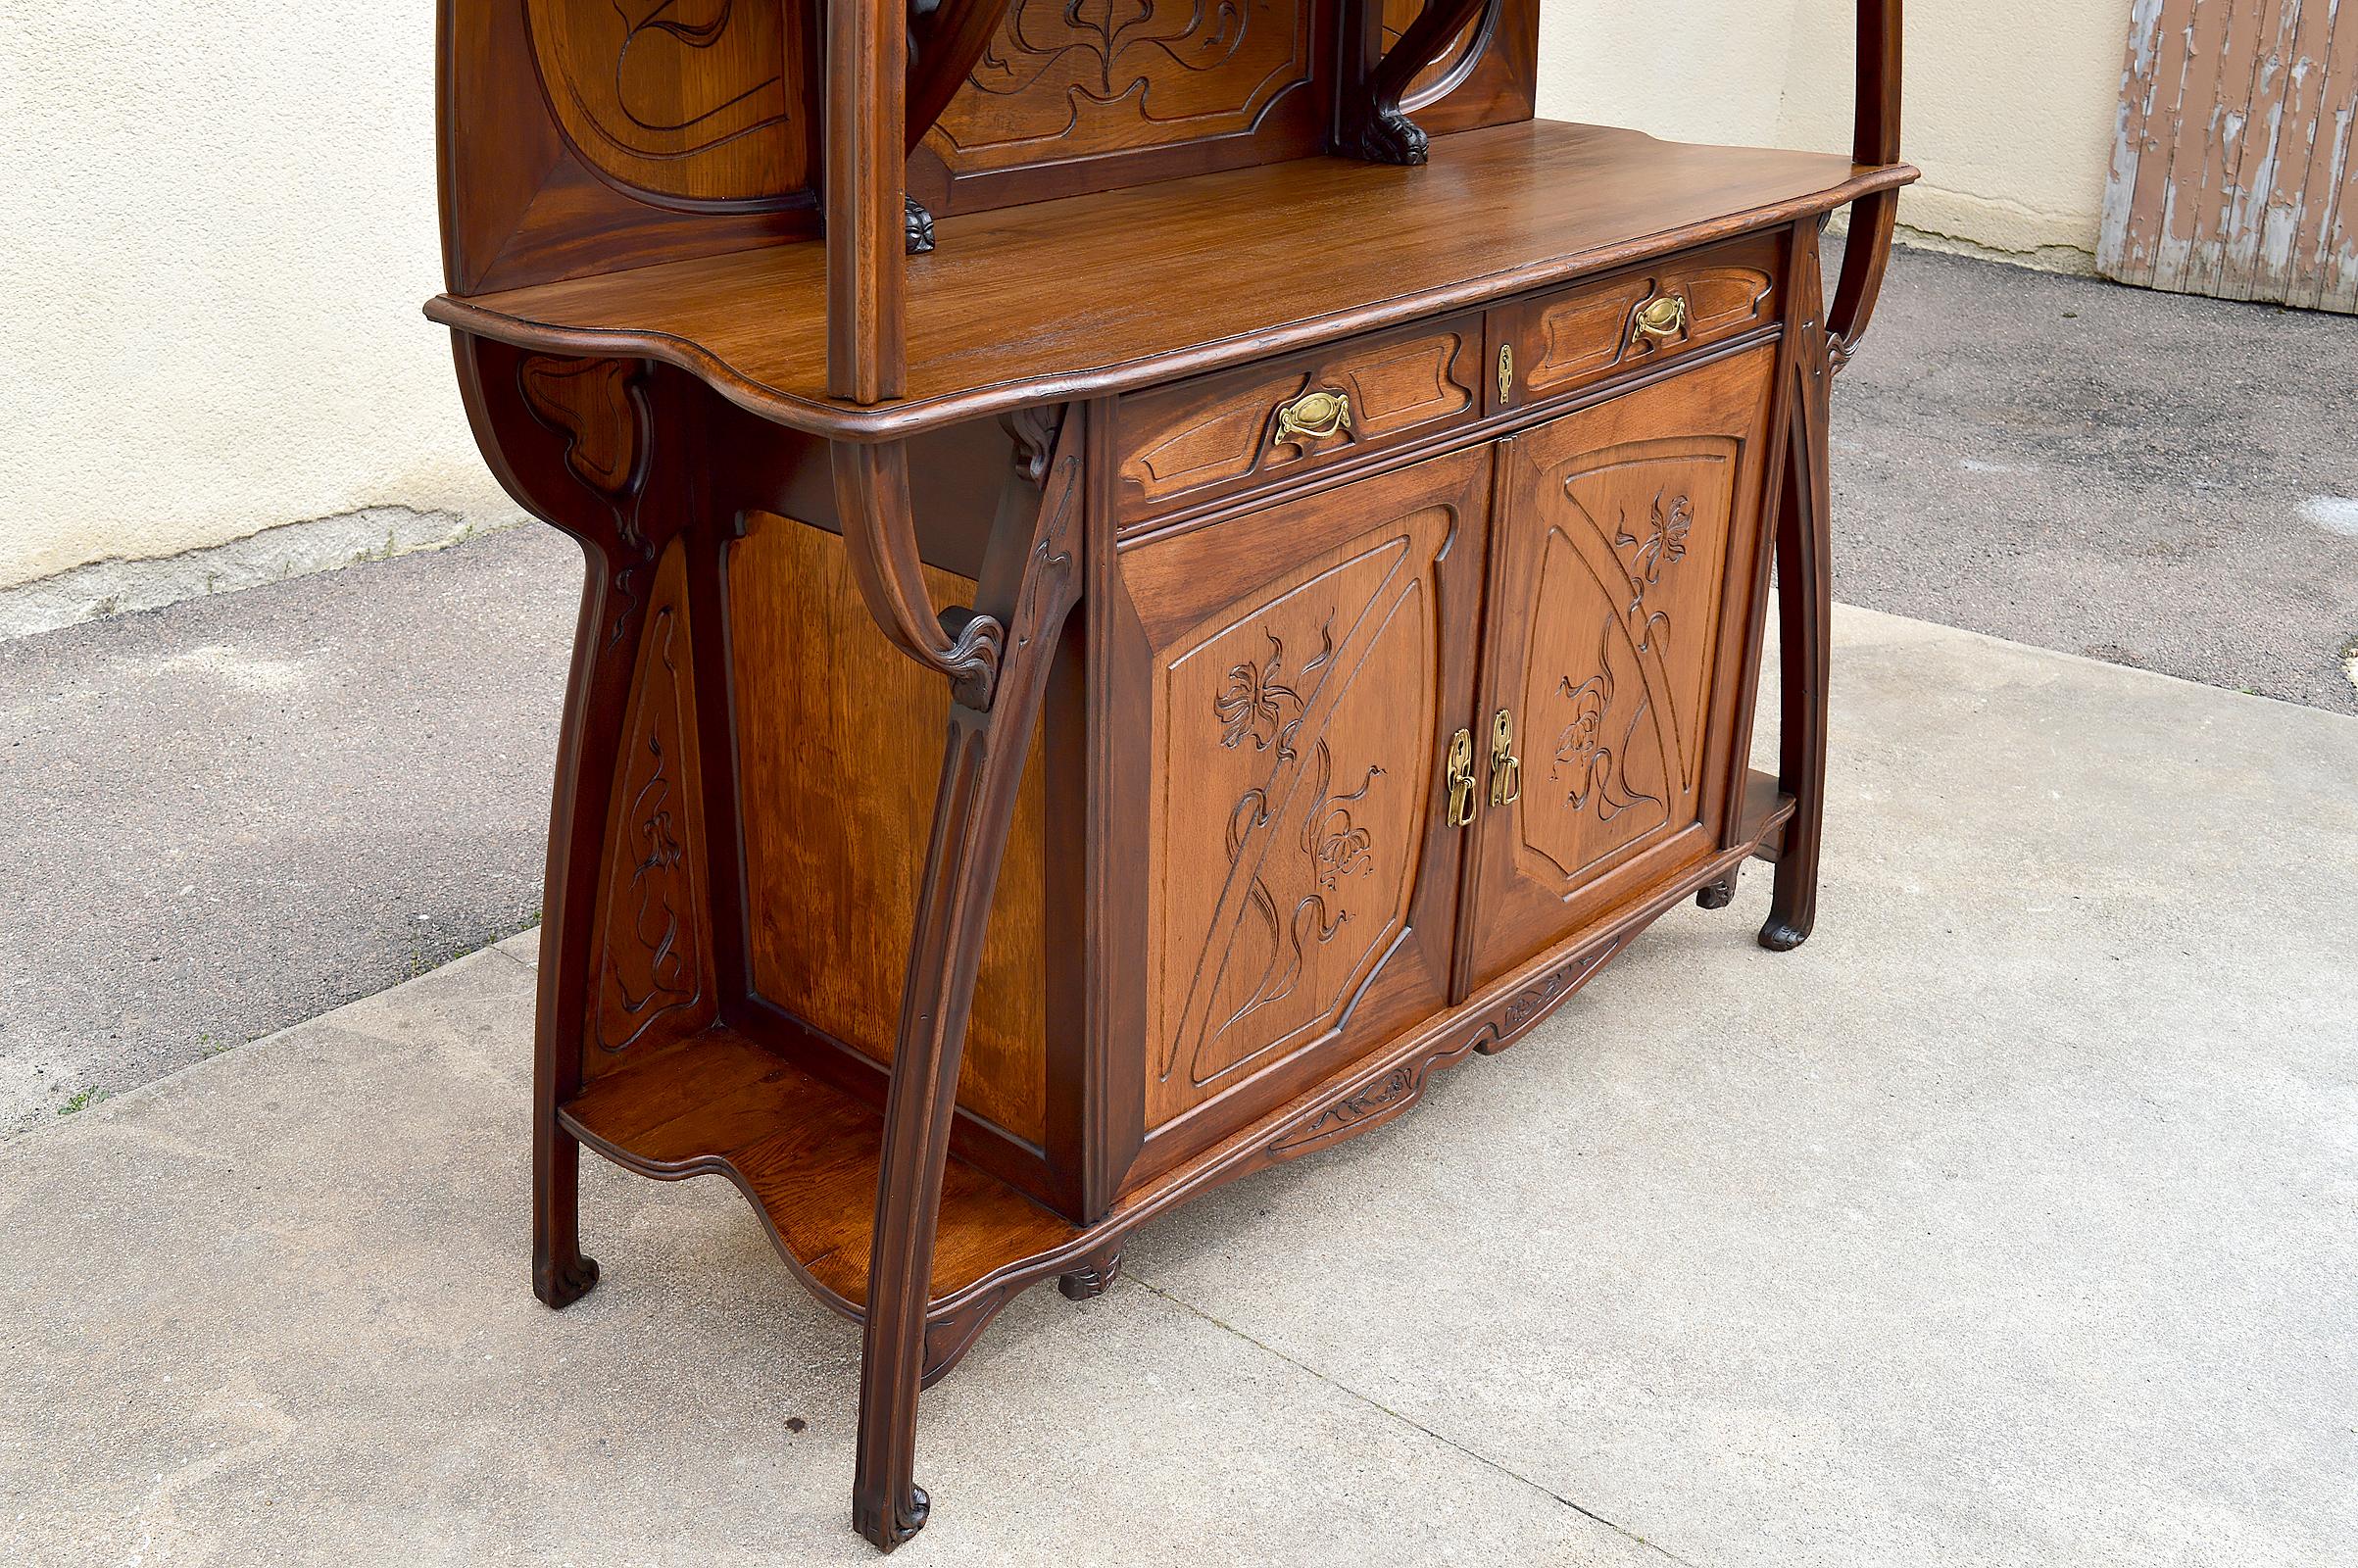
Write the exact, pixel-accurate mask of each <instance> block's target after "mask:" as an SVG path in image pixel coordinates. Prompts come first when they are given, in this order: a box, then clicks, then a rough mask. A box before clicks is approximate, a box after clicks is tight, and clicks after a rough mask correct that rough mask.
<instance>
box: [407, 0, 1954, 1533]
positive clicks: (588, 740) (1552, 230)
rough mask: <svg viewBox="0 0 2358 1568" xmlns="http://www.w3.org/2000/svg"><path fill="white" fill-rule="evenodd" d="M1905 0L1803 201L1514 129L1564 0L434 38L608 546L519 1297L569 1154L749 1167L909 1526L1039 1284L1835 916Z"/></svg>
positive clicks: (460, 144) (533, 499) (922, 10)
mask: <svg viewBox="0 0 2358 1568" xmlns="http://www.w3.org/2000/svg"><path fill="white" fill-rule="evenodd" d="M1898 9H1899V8H1898V5H1897V0H1863V3H1862V5H1861V7H1860V33H1859V54H1858V63H1857V82H1858V89H1859V108H1858V126H1857V145H1856V146H1855V148H1854V149H1853V153H1852V156H1850V157H1830V156H1823V155H1816V154H1800V153H1789V152H1772V151H1757V150H1744V149H1725V148H1706V147H1693V146H1680V145H1673V144H1669V143H1664V142H1660V141H1656V140H1653V139H1651V138H1649V137H1646V136H1644V135H1640V134H1637V133H1635V132H1631V131H1625V130H1614V129H1606V128H1600V127H1595V126H1587V125H1577V124H1567V123H1552V122H1545V121H1538V120H1534V119H1533V118H1532V103H1533V94H1534V70H1535V66H1534V61H1535V50H1536V42H1535V40H1536V37H1537V30H1538V18H1537V12H1536V0H1430V3H1429V4H1426V5H1423V6H1421V7H1420V6H1419V5H1418V4H1417V3H1416V0H1406V3H1404V4H1401V3H1395V0H1244V3H1242V4H1239V5H1227V6H1220V7H1204V6H1201V5H1180V4H1165V3H1163V0H1121V3H1118V4H1116V3H1109V0H1055V3H1050V0H912V3H910V4H909V6H908V9H906V10H904V9H903V3H902V0H838V3H836V4H833V5H830V6H827V7H825V8H823V9H822V8H818V7H815V6H812V5H810V4H808V3H806V0H622V3H619V4H617V3H615V0H443V6H442V19H441V26H442V40H441V42H442V55H441V122H442V123H441V136H442V143H441V145H442V160H443V164H442V180H443V188H442V196H443V221H444V235H445V248H446V258H445V259H446V266H447V274H448V281H449V291H448V292H447V293H446V294H444V295H442V296H441V297H439V298H437V299H436V300H434V301H433V302H432V304H431V305H430V306H429V307H428V314H429V315H430V316H431V317H432V319H435V320H436V321H439V322H442V323H444V324H446V325H447V326H449V327H450V328H451V330H452V334H453V340H454V343H455V347H456V353H457V362H458V370H459V380H460V384H461V387H462V389H463V391H464V394H465V398H466V402H467V410H468V413H469V415H470V417H472V420H473V423H474V429H475V432H476V435H477V438H478V440H479V442H480V444H481V447H482V450H483V453H484V455H485V457H486V459H487V460H488V461H489V462H490V464H491V465H492V466H493V468H494V469H495V470H496V471H497V472H498V474H499V476H500V478H501V479H502V480H503V482H504V483H505V484H506V485H507V487H508V489H509V490H510V492H511V493H512V494H514V495H515V497H516V500H517V501H518V502H519V503H520V504H522V505H523V506H524V507H526V508H528V509H529V510H530V511H531V512H532V513H534V514H535V515H538V516H540V517H542V518H544V519H546V520H547V521H548V522H550V523H551V524H553V525H554V526H556V527H558V528H561V529H563V530H564V531H565V532H566V533H567V534H569V535H571V536H572V537H573V538H575V539H576V540H578V541H579V542H580V544H581V547H582V549H583V552H584V554H585V557H586V560H587V564H588V570H587V579H586V585H585V588H584V592H583V596H582V603H581V613H580V621H579V628H578V633H577V637H576V641H575V647H574V656H573V666H572V674H571V680H570V685H569V687H568V691H567V696H566V701H565V722H564V730H563V740H562V744H561V751H560V758H559V764H558V776H557V787H556V799H555V807H554V811H553V815H552V824H551V835H550V848H549V869H548V897H547V904H546V919H547V924H546V927H545V930H544V934H543V939H542V940H543V948H542V965H541V971H540V973H541V980H540V998H539V1020H538V1042H537V1048H536V1050H537V1074H536V1088H535V1094H536V1119H535V1131H534V1150H533V1152H534V1172H535V1174H534V1203H533V1211H534V1250H533V1282H534V1287H535V1289H536V1290H537V1291H538V1293H539V1295H540V1296H541V1298H542V1299H544V1300H545V1301H547V1302H548V1303H549V1304H550V1305H551V1306H557V1307H562V1306H565V1305H566V1304H567V1303H569V1302H571V1301H572V1300H574V1299H577V1298H578V1297H580V1296H581V1295H582V1294H583V1293H584V1292H586V1291H588V1290H589V1289H590V1288H591V1287H592V1286H593V1285H594V1284H595V1283H596V1280H597V1268H596V1265H595V1264H593V1263H592V1262H591V1261H590V1260H589V1259H588V1258H587V1257H585V1256H584V1255H583V1254H582V1251H581V1249H580V1244H579V1239H578V1220H577V1214H576V1209H577V1206H578V1205H577V1196H576V1180H577V1170H578V1158H579V1151H580V1148H581V1146H582V1145H584V1144H586V1145H587V1146H589V1147H590V1148H591V1149H592V1150H594V1151H596V1152H599V1153H601V1154H603V1155H605V1156H606V1157H608V1158H609V1159H612V1160H614V1161H616V1162H617V1163H619V1164H621V1165H623V1166H625V1167H627V1168H629V1169H631V1170H635V1171H639V1172H642V1173H644V1174H646V1175H650V1176H655V1177H660V1178H678V1177H685V1176H693V1175H699V1174H705V1173H712V1174H719V1175H723V1176H726V1177H727V1178H728V1179H729V1180H731V1181H733V1182H734V1183H735V1184H736V1185H737V1186H738V1187H739V1188H740V1189H741V1190H742V1191H743V1192H744V1194H745V1195H746V1197H747V1198H748V1199H749V1200H750V1201H752V1203H753V1206H754V1208H755V1210H756V1212H757V1213H759V1214H760V1215H761V1220H762V1222H763V1223H764V1224H765V1225H766V1226H767V1228H768V1230H769V1233H770V1235H771V1236H772V1238H773V1239H774V1240H775V1242H776V1244H777V1249H778V1251H779V1253H780V1255H781V1256H782V1257H783V1258H784V1260H785V1262H786V1265H787V1267H788V1268H789V1269H790V1270H791V1271H792V1272H793V1273H794V1274H795V1276H796V1277H797V1278H799V1279H800V1280H801V1281H802V1282H803V1283H804V1284H805V1285H806V1286H808V1287H809V1288H810V1289H811V1291H812V1292H813V1293H814V1294H816V1295H817V1296H818V1298H819V1299H821V1300H822V1301H825V1302H826V1303H827V1304H829V1305H830V1306H832V1307H834V1308H836V1309H837V1310H839V1311H841V1312H843V1313H844V1314H845V1315H847V1316H848V1317H851V1318H853V1319H854V1320H856V1321H858V1322H860V1323H861V1324H862V1325H863V1332H864V1340H863V1354H862V1367H861V1378H860V1435H859V1444H858V1474H857V1476H856V1479H855V1483H854V1516H855V1522H856V1524H857V1525H858V1528H859V1529H860V1531H861V1532H862V1533H863V1534H865V1535H866V1536H867V1537H868V1538H869V1539H870V1540H871V1541H874V1542H875V1543H876V1544H879V1545H881V1546H885V1547H888V1548H889V1547H890V1546H892V1545H894V1544H897V1543H899V1542H901V1541H903V1540H905V1539H906V1538H907V1537H908V1536H909V1534H911V1533H912V1532H914V1531H915V1530H916V1529H917V1528H918V1527H919V1526H920V1525H922V1524H923V1522H924V1520H925V1517H926V1513H927V1509H928V1506H929V1504H928V1501H927V1498H926V1497H925V1495H924V1494H923V1492H922V1491H920V1490H919V1489H918V1488H917V1487H916V1486H915V1484H914V1482H913V1479H912V1463H913V1452H914V1441H915V1440H914V1433H915V1422H916V1409H917V1399H918V1394H919V1390H920V1389H921V1388H922V1387H923V1386H925V1385H927V1384H930V1383H931V1382H932V1381H933V1380H934V1379H936V1378H938V1377H940V1376H942V1375H943V1374H944V1373H945V1372H947V1371H948V1370H949V1369H950V1368H951V1367H952V1366H953V1365H955V1364H956V1362H957V1361H958V1358H959V1356H960V1355H961V1354H962V1353H963V1352H964V1351H965V1350H966V1348H968V1347H969V1346H970V1345H971V1344H972V1343H973V1341H974V1338H975V1336H976V1335H977V1334H978V1333H979V1332H980V1331H981V1330H982V1328H983V1326H984V1325H985V1324H986V1323H987V1322H988V1321H989V1319H990V1318H991V1317H992V1316H993V1314H995V1313H996V1312H997V1311H998V1310H999V1309H1000V1308H1001V1307H1002V1306H1003V1305H1005V1304H1006V1302H1007V1300H1008V1299H1009V1298H1010V1297H1011V1296H1012V1295H1013V1294H1014V1293H1016V1292H1018V1291H1020V1290H1023V1289H1024V1288H1026V1287H1028V1286H1030V1285H1032V1284H1034V1283H1037V1282H1041V1281H1045V1280H1048V1279H1056V1280H1057V1281H1059V1283H1060V1284H1061V1286H1062V1288H1063V1290H1064V1291H1065V1292H1066V1294H1068V1295H1072V1296H1076V1297H1079V1296H1087V1295H1090V1294H1093V1293H1095V1292H1098V1291H1102V1290H1103V1289H1105V1285H1106V1283H1107V1282H1108V1281H1109V1280H1110V1279H1111V1278H1112V1277H1113V1274H1114V1271H1115V1269H1116V1268H1117V1267H1118V1263H1119V1259H1120V1256H1121V1251H1122V1247H1123V1244H1124V1241H1125V1239H1126V1238H1127V1237H1128V1236H1129V1235H1130V1234H1131V1233H1132V1232H1133V1231H1135V1230H1136V1229H1137V1227H1138V1226H1139V1225H1141V1224H1142V1223H1144V1222H1146V1221H1147V1220H1149V1219H1151V1218H1153V1217H1154V1215H1156V1214H1158V1213H1160V1212H1162V1211H1163V1210H1164V1209H1166V1208H1168V1207H1170V1206H1171V1205H1172V1204H1174V1203H1177V1202H1179V1201H1183V1200H1185V1199H1187V1198H1188V1197H1190V1196H1192V1195H1195V1194H1198V1193H1201V1192H1203V1191H1204V1190H1206V1189H1207V1188H1209V1187H1211V1186H1213V1185H1214V1184H1217V1183H1219V1182H1223V1181H1226V1180H1228V1179H1230V1178H1232V1177H1235V1176H1238V1175H1240V1174H1243V1173H1245V1172H1247V1171H1251V1170H1253V1169H1256V1168H1258V1167H1261V1166H1264V1165H1267V1164H1270V1163H1272V1162H1275V1161H1280V1160H1285V1159H1290V1158H1293V1157H1295V1156H1297V1155H1301V1154H1304V1153H1308V1152H1313V1151H1316V1150H1320V1149H1324V1148H1327V1147H1329V1146H1331V1145H1333V1144H1335V1143H1336V1142H1338V1141H1340V1140H1342V1139H1346V1138H1349V1137H1351V1136H1352V1135H1354V1134H1356V1133H1359V1132H1363V1131H1365V1130H1367V1129H1368V1128H1371V1127H1374V1126H1376V1125H1379V1124H1381V1123H1383V1122H1385V1121H1387V1120H1389V1119H1390V1118H1392V1117H1394V1116H1396V1115H1398V1114H1399V1113H1400V1111H1402V1110H1403V1109H1405V1108H1406V1107H1407V1106H1408V1105H1409V1104H1410V1103H1412V1102H1414V1101H1415V1100H1416V1099H1417V1098H1418V1096H1419V1095H1420V1094H1421V1093H1422V1091H1423V1089H1424V1087H1425V1084H1426V1083H1427V1081H1428V1080H1429V1078H1430V1077H1431V1075H1432V1074H1433V1073H1434V1072H1435V1071H1437V1070H1438V1069H1440V1068H1442V1067H1444V1066H1447V1065H1449V1064H1451V1063H1454V1062H1457V1061H1460V1060H1463V1059H1465V1058H1467V1057H1468V1056H1469V1055H1471V1054H1488V1053H1496V1052H1498V1051H1501V1050H1503V1049H1505V1048H1506V1047H1507V1046H1509V1045H1511V1044H1513V1043H1514V1042H1515V1041H1516V1040H1517V1039H1518V1038H1520V1037H1521V1036H1522V1035H1523V1034H1524V1033H1525V1032H1526V1031H1528V1030H1529V1029H1530V1028H1531V1027H1532V1025H1533V1024H1534V1023H1536V1022H1537V1021H1538V1020H1539V1019H1541V1018H1542V1017H1544V1016H1546V1015H1547V1013H1548V1012H1549V1011H1551V1010H1552V1009H1553V1008H1555V1007H1556V1006H1557V1005H1560V1004H1561V1003H1563V1002H1564V1000H1565V999H1566V998H1568V997H1570V996H1572V995H1573V994H1574V993H1575V992H1577V991H1578V990H1579V989H1580V988H1581V986H1582V985H1583V984H1585V983H1586V982H1587V981H1588V980H1589V978H1590V977H1591V976H1593V975H1595V974H1596V973H1597V970H1598V968H1599V967H1600V966H1601V965H1603V964H1604V963H1605V962H1606V961H1607V960H1609V959H1610V958H1611V957H1612V956H1614V955H1615V954H1616V953H1618V952H1620V951H1621V950H1622V949H1623V948H1625V947H1626V946H1627V945H1628V944H1629V943H1630V942H1631V941H1632V940H1633V939H1634V938H1635V937H1636V936H1637V935H1638V933H1639V932H1640V931H1642V930H1643V929H1644V928H1645V927H1646V924H1647V923H1649V922H1650V921H1652V920H1653V919H1654V918H1655V917H1656V916H1658V915H1659V914H1660V913H1661V912H1662V911H1663V910H1664V909H1666V908H1668V907H1671V906H1672V905H1674V904H1675V903H1677V902H1678V901H1680V900H1682V899H1685V898H1689V897H1698V898H1699V899H1700V900H1701V901H1702V902H1703V903H1704V904H1705V905H1707V906H1716V905H1720V904H1724V903H1726V901H1727V900H1728V898H1729V897H1730V895H1731V893H1732V890H1733V885H1734V882H1735V878H1736V876H1737V873H1738V870H1739V868H1740V867H1741V866H1742V865H1743V864H1744V862H1745V861H1746V860H1747V859H1749V858H1765V859H1769V860H1773V861H1774V862H1775V863H1776V873H1775V891H1774V897H1773V901H1772V908H1771V913H1770V916H1769V920H1768V924H1767V926H1766V927H1765V929H1764V930H1763V931H1762V932H1761V936H1760V940H1761V941H1762V942H1763V943H1765V944H1766V945H1768V946H1770V947H1772V948H1779V949H1784V948H1791V947H1793V946H1794V945H1796V944H1798V943H1799V942H1800V941H1801V940H1802V939H1803V938H1804V937H1806V936H1807V935H1808V934H1809V930H1810V926H1811V921H1812V917H1813V910H1814V902H1815V889H1816V883H1817V862H1818V853H1819V838H1820V822H1821V813H1822V809H1823V789H1822V782H1823V777H1824V759H1825V743H1826V736H1825V694H1826V663H1827V649H1828V639H1827V594H1828V578H1827V563H1826V540H1827V467H1826V464H1827V441H1826V417H1827V406H1828V405H1827V398H1828V392H1829V384H1830V381H1831V378H1832V376H1833V374H1834V372H1835V371H1836V370H1837V369H1838V368H1840V367H1841V365H1842V362H1843V360H1844V359H1845V358H1846V357H1847V356H1848V354H1849V352H1850V351H1851V348H1852V347H1853V346H1854V345H1855V343H1856V342H1857V340H1858V338H1859V335H1860V333H1861V332H1862V331H1863V330H1864V329H1865V326H1866V323H1867V320H1868V317H1869V315H1870V314H1871V312H1872V309H1873V306H1874V301H1875V296H1876V293H1877V291H1878V287H1879V284H1880V282H1881V277H1882V272H1883V267H1884V262H1885V258H1886V256H1887V254H1888V250H1889V245H1890V240H1891V230H1892V220H1893V214H1894V205H1893V203H1894V200H1895V193H1896V190H1897V188H1898V187H1899V186H1900V185H1901V184H1903V183H1904V182H1905V181H1906V180H1907V179H1909V178H1910V177H1912V173H1913V172H1912V171H1911V170H1909V169H1908V168H1906V167H1905V166H1904V165H1902V164H1900V163H1899V162H1898V161H1897V154H1898V39H1899V29H1898ZM1633 69H1637V68H1636V67H1633ZM1671 85H1672V84H1667V83H1666V84H1665V86H1666V90H1667V89H1668V88H1669V87H1670V86H1671ZM1682 90H1695V84H1693V83H1687V84H1685V85H1684V87H1683V89H1682ZM1843 207H1849V208H1851V210H1852V222H1851V230H1850V233H1851V238H1850V242H1849V245H1848V247H1847V249H1846V251H1845V253H1844V259H1843V265H1842V272H1841V277H1840V279H1839V283H1838V286H1837V287H1836V288H1835V289H1834V291H1833V297H1832V301H1831V305H1830V304H1829V302H1828V297H1827V292H1826V290H1825V288H1824V286H1823V282H1822V279H1821V275H1820V270H1819V248H1818V238H1819V230H1820V227H1821V225H1822V223H1823V221H1825V219H1826V218H1827V217H1828V215H1829V214H1831V213H1833V212H1835V211H1837V210H1838V209H1841V208H1843ZM1772 563H1773V564H1774V566H1775V575H1774V582H1775V589H1774V593H1773V594H1772V591H1771V586H1770V585H1771V581H1772V576H1771V567H1772ZM1772 597H1773V598H1774V599H1775V600H1776V602H1777V604H1778V607H1779V611H1780V617H1781V623H1782V627H1783V638H1782V649H1783V654H1782V658H1783V670H1782V689H1783V729H1782V739H1781V743H1780V744H1781V748H1782V752H1781V765H1780V768H1779V770H1778V772H1777V773H1776V774H1774V775H1770V774H1764V773H1759V772H1755V771H1753V770H1751V769H1750V768H1749V767H1748V765H1747V758H1748V756H1749V752H1750V738H1751V727H1752V724H1751V713H1752V709H1753V706H1754V699H1755V693H1756V689H1757V682H1758V678H1759V674H1760V660H1761V648H1762V630H1763V617H1764V614H1765V612H1766V609H1767V605H1768V602H1769V601H1770V599H1771V598H1772ZM1730 983H1731V984H1733V983H1734V981H1733V979H1732V978H1731V980H1730ZM1238 1441H1240V1442H1249V1441H1251V1439H1250V1437H1249V1436H1240V1438H1239V1440H1238Z"/></svg>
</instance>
